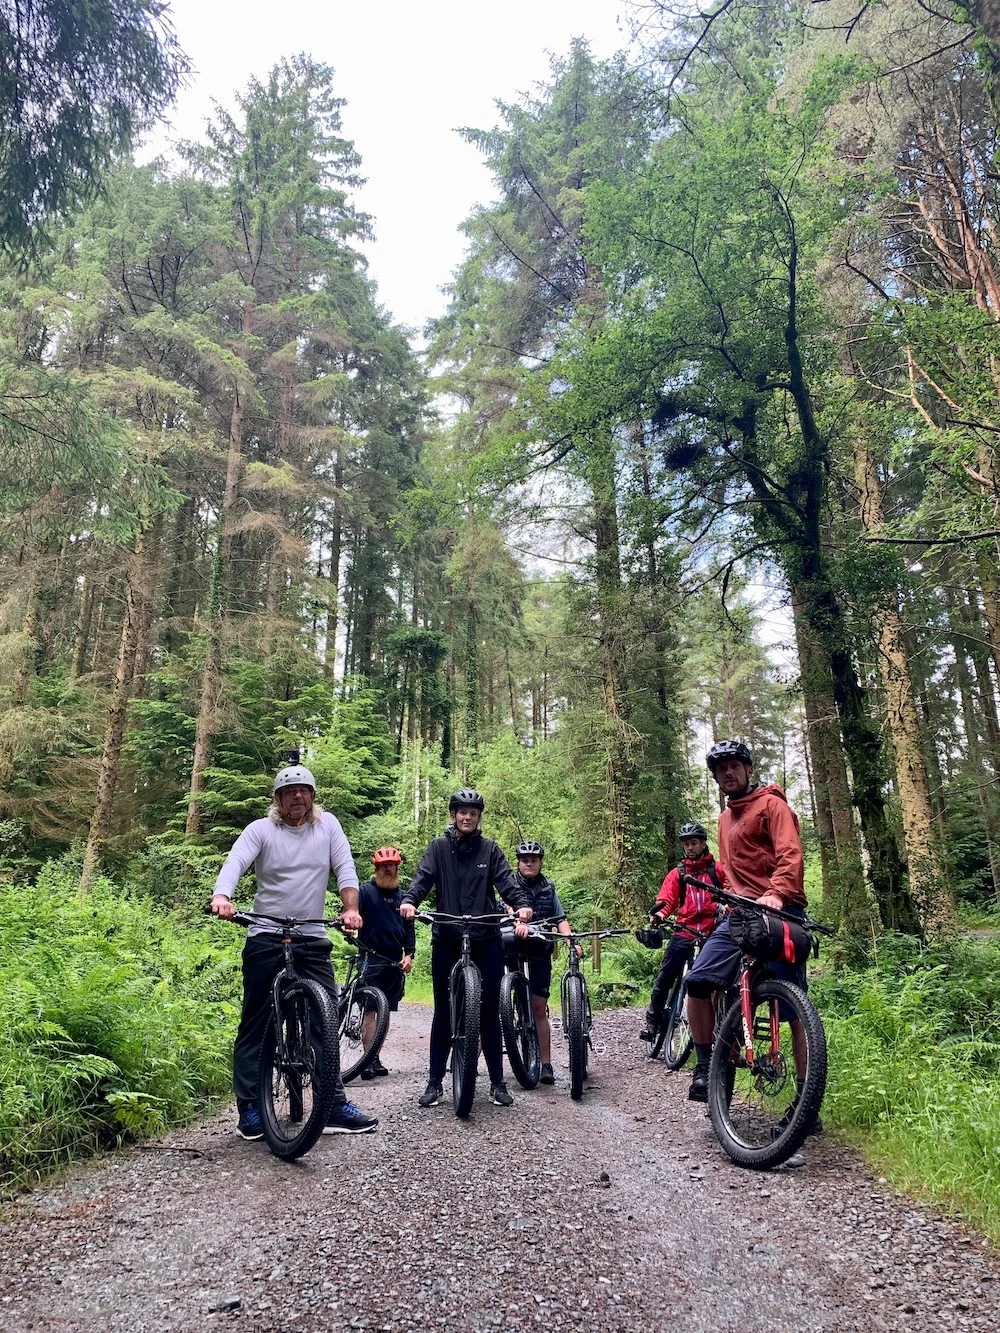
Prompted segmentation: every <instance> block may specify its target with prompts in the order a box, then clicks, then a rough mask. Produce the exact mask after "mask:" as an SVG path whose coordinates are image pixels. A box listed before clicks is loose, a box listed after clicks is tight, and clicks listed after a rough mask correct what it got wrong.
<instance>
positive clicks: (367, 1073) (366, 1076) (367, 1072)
mask: <svg viewBox="0 0 1000 1333" xmlns="http://www.w3.org/2000/svg"><path fill="white" fill-rule="evenodd" d="M358 1077H359V1078H360V1079H361V1081H362V1083H371V1081H372V1079H373V1078H374V1077H375V1070H374V1069H372V1067H371V1065H365V1067H364V1069H362V1071H361V1073H360V1074H359V1075H358Z"/></svg>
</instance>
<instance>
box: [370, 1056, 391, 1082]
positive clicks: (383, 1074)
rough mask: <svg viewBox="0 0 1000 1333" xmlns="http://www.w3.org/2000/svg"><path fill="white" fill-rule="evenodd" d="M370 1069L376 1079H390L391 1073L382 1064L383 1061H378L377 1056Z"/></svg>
mask: <svg viewBox="0 0 1000 1333" xmlns="http://www.w3.org/2000/svg"><path fill="white" fill-rule="evenodd" d="M368 1068H369V1069H370V1070H371V1071H372V1074H373V1075H374V1077H375V1078H388V1077H389V1071H388V1069H386V1067H385V1065H384V1064H383V1063H382V1061H381V1060H379V1059H378V1057H377V1056H376V1058H375V1059H374V1060H373V1061H372V1062H371V1064H370V1065H369V1066H368Z"/></svg>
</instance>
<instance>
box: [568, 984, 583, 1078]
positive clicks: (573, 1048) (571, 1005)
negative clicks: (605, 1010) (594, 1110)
mask: <svg viewBox="0 0 1000 1333" xmlns="http://www.w3.org/2000/svg"><path fill="white" fill-rule="evenodd" d="M586 1011H587V1005H586V1000H585V998H584V993H583V979H582V978H581V977H567V978H566V1039H567V1041H568V1042H569V1095H570V1096H571V1097H572V1098H573V1100H574V1101H575V1102H578V1101H579V1100H580V1098H581V1097H582V1096H583V1083H584V1080H585V1079H586V1077H587V1030H586V1021H585V1019H586Z"/></svg>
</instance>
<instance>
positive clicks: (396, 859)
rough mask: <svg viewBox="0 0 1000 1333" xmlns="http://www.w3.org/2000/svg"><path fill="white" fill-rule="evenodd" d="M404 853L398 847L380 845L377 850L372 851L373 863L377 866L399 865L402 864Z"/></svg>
mask: <svg viewBox="0 0 1000 1333" xmlns="http://www.w3.org/2000/svg"><path fill="white" fill-rule="evenodd" d="M402 862H403V853H402V852H401V851H400V850H399V848H398V847H380V848H379V849H378V851H377V852H373V853H372V865H376V866H398V865H402Z"/></svg>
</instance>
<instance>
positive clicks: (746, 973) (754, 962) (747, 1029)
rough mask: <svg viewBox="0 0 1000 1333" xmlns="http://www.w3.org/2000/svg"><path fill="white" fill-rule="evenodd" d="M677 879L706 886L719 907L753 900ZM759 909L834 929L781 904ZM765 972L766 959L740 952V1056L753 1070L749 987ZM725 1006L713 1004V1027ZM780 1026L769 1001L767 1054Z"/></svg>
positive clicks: (814, 929) (812, 927)
mask: <svg viewBox="0 0 1000 1333" xmlns="http://www.w3.org/2000/svg"><path fill="white" fill-rule="evenodd" d="M681 883H682V885H683V884H691V885H694V886H697V887H698V888H701V889H705V888H707V889H708V892H709V893H710V894H711V895H712V897H713V898H714V899H715V900H716V902H717V903H718V904H719V906H720V910H721V908H722V906H723V904H725V905H727V906H729V907H752V906H753V904H754V899H752V898H744V897H741V896H740V895H739V894H735V893H726V891H725V890H724V889H716V888H715V887H714V886H711V885H706V884H705V883H704V882H703V881H701V880H699V879H696V878H695V877H694V876H693V875H681ZM760 910H761V911H762V912H766V913H767V914H768V915H769V916H776V917H778V918H779V920H782V921H793V922H795V923H796V924H797V925H800V926H803V927H804V928H805V929H806V930H808V931H809V932H810V933H819V934H821V935H833V934H834V933H835V932H834V931H832V930H831V929H830V927H829V926H824V925H823V924H822V922H819V921H813V920H811V919H810V918H809V917H808V916H801V917H800V916H795V915H793V914H792V913H791V912H786V911H783V910H782V909H781V908H777V907H762V908H761V909H760ZM814 943H815V941H814ZM816 947H817V948H818V947H819V946H818V945H816ZM766 972H767V963H766V962H763V961H761V959H759V958H755V957H754V956H753V954H746V953H745V954H742V955H741V957H740V970H739V973H738V975H737V979H736V986H737V988H738V990H739V1004H740V1015H741V1019H742V1026H743V1042H744V1051H745V1053H746V1054H745V1057H744V1058H745V1060H746V1064H747V1067H748V1068H749V1069H751V1070H754V1071H755V1070H756V1069H757V1066H758V1060H757V1056H756V1054H755V1047H754V1034H753V987H754V982H755V981H756V980H757V978H758V977H759V976H761V975H762V974H766ZM720 994H721V992H720ZM728 1010H729V1005H728V1004H722V1005H718V1004H717V1006H716V1027H718V1024H719V1022H721V1020H722V1018H723V1016H724V1014H726V1013H727V1012H728ZM780 1027H781V1019H780V1015H779V1013H778V1006H777V1005H776V1004H772V1006H771V1013H770V1033H769V1040H770V1046H769V1050H768V1054H770V1055H773V1054H774V1053H775V1052H776V1051H778V1050H780V1048H781V1033H780Z"/></svg>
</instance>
